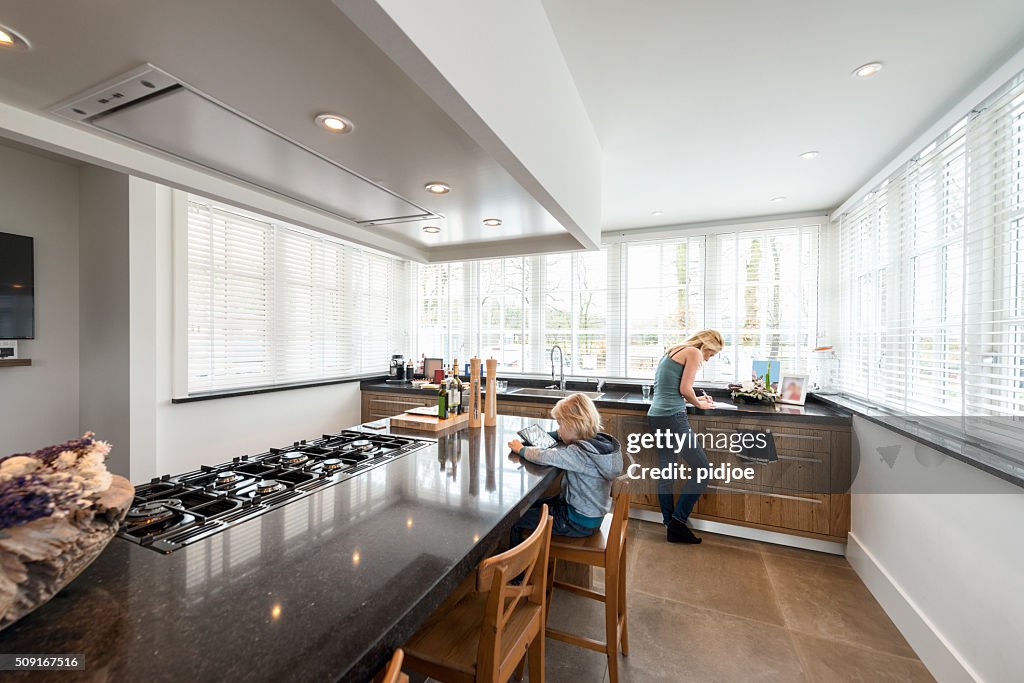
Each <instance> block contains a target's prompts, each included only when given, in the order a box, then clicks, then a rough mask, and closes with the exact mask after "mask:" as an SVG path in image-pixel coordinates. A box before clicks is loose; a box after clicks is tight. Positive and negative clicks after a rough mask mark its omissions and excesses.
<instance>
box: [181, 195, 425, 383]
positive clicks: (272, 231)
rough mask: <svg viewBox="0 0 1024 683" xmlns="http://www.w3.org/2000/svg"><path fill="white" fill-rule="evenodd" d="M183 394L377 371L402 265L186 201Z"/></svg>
mask: <svg viewBox="0 0 1024 683" xmlns="http://www.w3.org/2000/svg"><path fill="white" fill-rule="evenodd" d="M187 232H188V238H187V245H188V246H187V260H188V269H187V273H188V287H187V296H188V302H187V307H186V308H187V317H188V392H189V394H199V393H209V392H217V391H230V390H234V389H242V388H253V387H269V386H277V385H284V384H294V383H302V382H313V381H319V380H328V379H339V378H344V377H350V376H356V375H360V374H364V373H367V372H383V371H384V370H385V369H386V368H387V364H388V360H389V356H390V354H391V353H394V352H396V350H398V346H399V344H400V343H401V341H400V340H401V330H402V327H401V323H400V317H401V315H402V312H401V311H400V308H401V299H402V297H404V296H405V295H406V294H407V279H406V272H407V265H406V264H404V263H403V262H400V261H399V260H397V259H395V258H393V257H389V256H386V255H384V254H379V253H377V252H373V251H370V250H367V249H362V248H358V247H355V246H353V245H351V244H348V243H345V242H342V241H341V240H337V239H334V238H330V237H327V236H325V235H320V234H317V233H314V232H312V231H308V230H304V229H302V228H299V227H297V226H292V225H287V224H284V223H281V222H277V221H271V220H269V219H261V218H260V217H258V216H255V215H252V214H249V213H247V212H242V211H240V210H237V209H232V208H231V207H224V206H219V205H216V204H214V203H212V202H210V201H208V200H205V199H202V198H199V197H193V196H190V197H189V201H188V221H187Z"/></svg>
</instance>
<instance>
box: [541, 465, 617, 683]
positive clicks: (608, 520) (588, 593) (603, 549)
mask: <svg viewBox="0 0 1024 683" xmlns="http://www.w3.org/2000/svg"><path fill="white" fill-rule="evenodd" d="M628 527H629V479H628V478H626V477H625V476H622V477H619V478H618V479H616V480H615V481H614V482H612V511H611V514H608V515H605V518H604V522H602V524H601V528H600V530H599V531H597V532H596V533H594V534H593V535H592V536H587V537H586V538H567V537H564V536H553V537H552V538H551V563H552V567H553V566H554V561H555V560H567V561H569V562H580V563H582V564H587V565H590V566H592V567H604V594H601V593H598V592H597V591H594V590H588V589H586V588H583V587H581V586H577V585H574V584H571V583H564V582H562V581H557V580H552V581H551V587H552V589H554V588H561V589H562V590H566V591H569V592H571V593H575V594H577V595H582V596H583V597H586V598H590V599H592V600H598V601H600V602H603V603H604V624H605V642H603V643H602V642H600V641H598V640H594V639H592V638H584V637H583V636H578V635H575V634H573V633H566V632H564V631H558V630H555V629H553V628H548V629H547V635H548V637H549V638H554V639H555V640H561V641H563V642H566V643H569V644H570V645H578V646H580V647H585V648H588V649H590V650H596V651H598V652H604V653H605V654H606V655H608V678H609V682H610V683H618V680H619V657H618V653H619V650H620V648H621V651H622V654H623V655H628V654H629V633H628V630H627V628H626V531H627V529H628ZM551 600H552V597H549V598H548V609H549V610H550V609H551ZM531 680H532V676H531Z"/></svg>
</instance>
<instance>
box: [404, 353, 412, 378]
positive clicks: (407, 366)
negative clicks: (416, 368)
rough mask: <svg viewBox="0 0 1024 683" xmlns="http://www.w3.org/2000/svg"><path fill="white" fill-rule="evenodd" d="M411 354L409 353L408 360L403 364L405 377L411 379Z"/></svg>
mask: <svg viewBox="0 0 1024 683" xmlns="http://www.w3.org/2000/svg"><path fill="white" fill-rule="evenodd" d="M412 372H413V368H412V354H409V361H408V362H407V363H406V364H405V379H406V380H409V381H410V382H411V381H412Z"/></svg>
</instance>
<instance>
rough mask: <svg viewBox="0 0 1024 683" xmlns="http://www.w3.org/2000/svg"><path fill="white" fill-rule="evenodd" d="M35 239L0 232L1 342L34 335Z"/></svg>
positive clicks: (30, 337)
mask: <svg viewBox="0 0 1024 683" xmlns="http://www.w3.org/2000/svg"><path fill="white" fill-rule="evenodd" d="M34 263H35V261H34V259H33V254H32V238H31V237H25V236H23V235H12V234H10V233H6V232H0V339H32V338H33V337H34V336H35V268H34V266H33V264H34Z"/></svg>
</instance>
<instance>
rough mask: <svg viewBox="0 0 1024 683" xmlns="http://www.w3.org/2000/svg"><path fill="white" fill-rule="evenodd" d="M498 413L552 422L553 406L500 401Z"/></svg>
mask: <svg viewBox="0 0 1024 683" xmlns="http://www.w3.org/2000/svg"><path fill="white" fill-rule="evenodd" d="M498 413H500V414H501V415H515V416H518V417H532V418H536V419H538V420H550V419H551V406H545V405H536V404H530V403H519V402H518V401H498Z"/></svg>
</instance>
